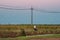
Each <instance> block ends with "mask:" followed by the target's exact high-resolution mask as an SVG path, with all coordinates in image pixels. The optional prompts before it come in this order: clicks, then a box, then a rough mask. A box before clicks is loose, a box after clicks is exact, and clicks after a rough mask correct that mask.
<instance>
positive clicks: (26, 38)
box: [0, 34, 60, 40]
mask: <svg viewBox="0 0 60 40" xmlns="http://www.w3.org/2000/svg"><path fill="white" fill-rule="evenodd" d="M33 38H60V34H50V35H47V34H46V35H43V36H20V37H16V38H0V40H30V39H33Z"/></svg>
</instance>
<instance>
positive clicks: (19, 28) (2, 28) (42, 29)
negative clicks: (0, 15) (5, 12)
mask: <svg viewBox="0 0 60 40" xmlns="http://www.w3.org/2000/svg"><path fill="white" fill-rule="evenodd" d="M33 26H34V25H30V24H28V25H27V24H24V25H23V24H22V25H11V24H10V25H0V37H17V36H26V35H40V34H60V25H41V24H38V25H36V26H37V29H38V30H37V31H34V29H33Z"/></svg>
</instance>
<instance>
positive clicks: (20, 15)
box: [0, 0, 60, 24]
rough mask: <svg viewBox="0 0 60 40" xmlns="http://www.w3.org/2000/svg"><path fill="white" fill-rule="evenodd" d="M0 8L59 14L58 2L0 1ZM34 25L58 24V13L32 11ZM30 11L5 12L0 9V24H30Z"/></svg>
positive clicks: (44, 0) (37, 0)
mask: <svg viewBox="0 0 60 40" xmlns="http://www.w3.org/2000/svg"><path fill="white" fill-rule="evenodd" d="M0 7H11V8H18V9H20V8H21V9H29V8H31V7H33V8H34V9H37V10H41V9H42V10H45V11H50V12H51V11H52V12H53V11H55V12H60V0H0ZM33 13H34V15H33V23H34V24H60V18H59V17H60V13H47V12H41V11H35V10H34V12H33ZM30 17H31V10H7V9H1V8H0V24H30V23H31V18H30Z"/></svg>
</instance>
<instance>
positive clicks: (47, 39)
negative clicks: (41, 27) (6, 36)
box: [30, 38, 60, 40]
mask: <svg viewBox="0 0 60 40" xmlns="http://www.w3.org/2000/svg"><path fill="white" fill-rule="evenodd" d="M30 40H60V38H35V39H30Z"/></svg>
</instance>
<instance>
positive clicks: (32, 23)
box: [31, 7, 33, 24]
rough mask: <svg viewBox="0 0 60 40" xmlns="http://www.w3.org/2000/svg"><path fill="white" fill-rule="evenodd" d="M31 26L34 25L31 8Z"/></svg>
mask: <svg viewBox="0 0 60 40" xmlns="http://www.w3.org/2000/svg"><path fill="white" fill-rule="evenodd" d="M31 24H33V8H32V7H31Z"/></svg>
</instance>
